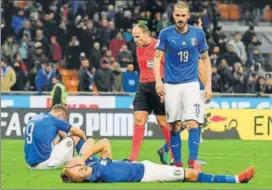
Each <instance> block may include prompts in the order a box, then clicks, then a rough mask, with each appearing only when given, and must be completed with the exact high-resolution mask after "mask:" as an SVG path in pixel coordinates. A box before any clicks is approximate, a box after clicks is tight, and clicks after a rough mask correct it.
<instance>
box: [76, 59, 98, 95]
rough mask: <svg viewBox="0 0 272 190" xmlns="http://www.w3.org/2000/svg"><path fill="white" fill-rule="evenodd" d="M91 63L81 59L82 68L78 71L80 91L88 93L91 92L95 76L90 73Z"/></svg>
mask: <svg viewBox="0 0 272 190" xmlns="http://www.w3.org/2000/svg"><path fill="white" fill-rule="evenodd" d="M89 67H90V63H89V60H88V59H87V58H86V57H83V58H82V59H81V67H80V69H79V71H78V74H79V84H78V91H85V92H88V91H90V90H91V88H90V87H91V86H92V82H93V78H94V76H93V74H92V73H91V72H90V71H89Z"/></svg>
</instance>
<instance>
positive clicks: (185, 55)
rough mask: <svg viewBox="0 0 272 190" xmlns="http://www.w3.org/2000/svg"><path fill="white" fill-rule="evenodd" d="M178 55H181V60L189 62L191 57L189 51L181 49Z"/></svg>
mask: <svg viewBox="0 0 272 190" xmlns="http://www.w3.org/2000/svg"><path fill="white" fill-rule="evenodd" d="M178 55H179V56H180V62H188V57H189V52H188V51H180V52H179V53H178Z"/></svg>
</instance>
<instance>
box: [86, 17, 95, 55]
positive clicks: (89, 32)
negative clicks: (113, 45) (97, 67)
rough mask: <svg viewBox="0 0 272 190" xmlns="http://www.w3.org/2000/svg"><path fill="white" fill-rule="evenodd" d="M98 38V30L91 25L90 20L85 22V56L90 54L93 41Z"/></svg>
mask: <svg viewBox="0 0 272 190" xmlns="http://www.w3.org/2000/svg"><path fill="white" fill-rule="evenodd" d="M96 40H98V30H97V28H95V27H94V26H93V22H92V21H90V20H89V21H88V22H87V28H86V30H85V31H84V44H83V45H84V51H85V53H86V54H87V56H90V55H91V50H92V47H93V44H94V42H95V41H96Z"/></svg>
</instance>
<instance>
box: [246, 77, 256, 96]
mask: <svg viewBox="0 0 272 190" xmlns="http://www.w3.org/2000/svg"><path fill="white" fill-rule="evenodd" d="M257 80H258V75H257V74H256V73H254V72H248V73H247V79H246V82H245V84H246V93H255V90H256V84H257Z"/></svg>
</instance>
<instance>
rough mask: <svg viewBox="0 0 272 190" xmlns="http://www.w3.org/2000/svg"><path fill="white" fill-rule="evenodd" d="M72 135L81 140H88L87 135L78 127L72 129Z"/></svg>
mask: <svg viewBox="0 0 272 190" xmlns="http://www.w3.org/2000/svg"><path fill="white" fill-rule="evenodd" d="M69 132H70V133H71V134H72V135H76V136H78V137H80V138H83V139H84V140H86V135H85V132H84V131H83V130H81V129H79V128H77V127H71V128H70V131H69Z"/></svg>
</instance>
